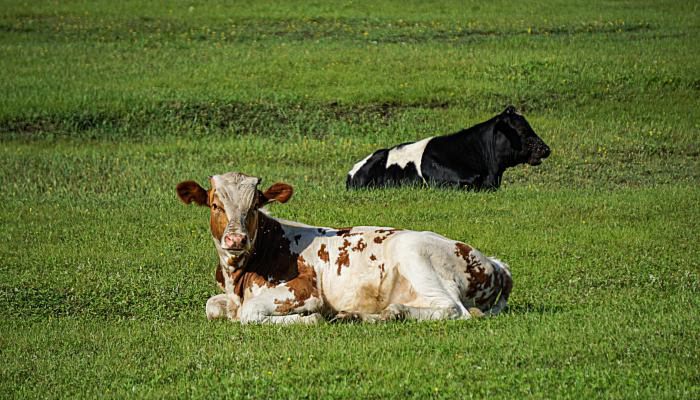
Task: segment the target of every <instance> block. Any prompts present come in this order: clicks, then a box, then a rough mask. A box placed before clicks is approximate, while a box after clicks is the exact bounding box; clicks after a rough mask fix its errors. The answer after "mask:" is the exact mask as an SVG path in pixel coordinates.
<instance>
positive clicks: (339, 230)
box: [335, 228, 352, 236]
mask: <svg viewBox="0 0 700 400" xmlns="http://www.w3.org/2000/svg"><path fill="white" fill-rule="evenodd" d="M351 230H352V228H337V229H336V231H335V236H345V235H347V234H348V233H350V231H351Z"/></svg>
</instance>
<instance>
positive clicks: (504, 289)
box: [488, 257, 513, 315]
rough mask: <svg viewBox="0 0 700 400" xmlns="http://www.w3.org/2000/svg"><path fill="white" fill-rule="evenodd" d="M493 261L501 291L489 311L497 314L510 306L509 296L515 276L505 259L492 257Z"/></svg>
mask: <svg viewBox="0 0 700 400" xmlns="http://www.w3.org/2000/svg"><path fill="white" fill-rule="evenodd" d="M489 259H490V260H491V263H492V264H493V266H494V269H495V270H496V277H497V278H498V281H500V283H501V293H500V295H499V296H498V300H497V301H496V303H495V304H494V305H493V307H491V309H490V310H489V311H488V314H491V315H496V314H498V313H500V312H501V311H503V310H504V309H505V308H506V307H508V297H509V296H510V291H511V290H513V276H512V275H511V273H510V267H508V264H506V263H504V262H503V261H501V260H499V259H496V258H490V257H489Z"/></svg>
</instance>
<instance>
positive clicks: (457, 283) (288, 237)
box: [177, 172, 513, 324]
mask: <svg viewBox="0 0 700 400" xmlns="http://www.w3.org/2000/svg"><path fill="white" fill-rule="evenodd" d="M210 183H211V189H209V190H206V189H204V188H202V187H201V186H200V185H199V184H197V183H196V182H194V181H186V182H182V183H180V184H178V185H177V193H178V196H179V197H180V199H181V200H182V201H183V202H185V203H187V204H189V203H192V202H194V203H196V204H198V205H200V206H207V207H209V208H210V210H211V212H210V225H211V233H212V237H213V239H214V245H215V246H216V251H217V253H218V255H219V265H218V267H217V272H216V279H217V281H218V283H219V284H220V286H221V287H222V288H223V290H224V292H225V293H224V294H220V295H217V296H213V297H212V298H210V299H209V301H207V307H206V311H207V317H208V318H209V319H215V318H229V319H231V320H237V321H240V322H242V323H251V322H253V323H255V322H257V323H278V324H287V323H307V324H310V323H316V322H319V321H321V320H323V319H324V317H327V318H334V319H340V320H362V321H377V320H394V319H413V320H436V319H468V318H470V317H471V314H470V308H472V309H471V311H472V313H479V314H480V313H482V312H485V313H490V314H496V313H498V312H499V311H501V310H502V309H503V308H504V307H505V306H506V305H507V300H508V296H509V294H510V291H511V288H512V285H513V284H512V280H511V274H510V271H509V269H508V266H507V265H506V264H504V263H502V262H501V261H498V260H496V259H493V258H489V257H485V256H484V255H482V254H481V253H480V252H479V251H477V250H475V249H472V248H471V247H470V246H468V245H466V244H464V243H460V242H457V241H454V240H450V239H447V238H445V237H443V236H440V235H438V234H436V233H432V232H414V231H409V230H400V229H394V228H384V227H374V226H358V227H352V228H342V229H334V228H323V227H316V226H309V225H304V224H301V223H298V222H290V221H284V220H281V219H277V218H273V217H271V216H270V215H268V214H267V213H266V212H265V211H264V210H262V209H261V207H263V206H264V205H265V204H268V203H270V202H273V201H277V202H279V203H285V202H286V201H287V200H289V198H290V197H291V196H292V187H291V186H289V185H287V184H285V183H276V184H274V185H272V186H271V187H270V188H268V189H267V190H266V191H265V192H262V191H260V190H258V184H259V183H260V179H259V178H256V177H253V176H248V175H244V174H241V173H236V172H230V173H227V174H223V175H215V176H213V177H211V180H210Z"/></svg>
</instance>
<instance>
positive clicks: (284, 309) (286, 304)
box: [275, 299, 303, 314]
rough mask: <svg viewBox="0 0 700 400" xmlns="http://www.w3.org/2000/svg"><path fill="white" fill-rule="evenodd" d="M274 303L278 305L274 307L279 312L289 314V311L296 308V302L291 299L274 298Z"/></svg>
mask: <svg viewBox="0 0 700 400" xmlns="http://www.w3.org/2000/svg"><path fill="white" fill-rule="evenodd" d="M275 304H277V305H278V306H277V308H275V311H277V312H278V313H280V314H289V312H290V311H292V310H294V309H295V308H297V302H296V301H294V300H292V299H286V300H284V301H280V300H277V299H275ZM302 305H303V304H302Z"/></svg>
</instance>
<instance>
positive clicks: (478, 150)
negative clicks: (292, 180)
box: [345, 106, 550, 190]
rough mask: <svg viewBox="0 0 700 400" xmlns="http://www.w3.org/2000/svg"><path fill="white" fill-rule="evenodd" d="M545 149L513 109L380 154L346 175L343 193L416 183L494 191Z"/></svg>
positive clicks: (538, 159) (544, 154)
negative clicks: (510, 170) (512, 171)
mask: <svg viewBox="0 0 700 400" xmlns="http://www.w3.org/2000/svg"><path fill="white" fill-rule="evenodd" d="M549 153H550V150H549V147H548V146H547V145H546V144H545V143H544V142H543V141H542V139H540V138H539V136H537V134H536V133H535V131H533V130H532V128H531V127H530V124H529V123H528V122H527V120H526V119H525V117H523V116H522V115H520V114H518V113H517V112H516V111H515V108H513V106H510V107H508V108H506V109H505V110H504V111H503V112H502V113H501V114H498V115H497V116H495V117H493V118H491V119H490V120H488V121H486V122H482V123H480V124H477V125H474V126H472V127H471V128H468V129H463V130H461V131H459V132H457V133H453V134H451V135H446V136H436V137H429V138H426V139H423V140H419V141H417V142H412V143H404V144H400V145H398V146H394V147H392V148H389V149H380V150H377V151H375V152H374V153H372V154H370V155H369V156H367V157H365V158H364V159H363V160H362V161H360V162H358V163H357V164H355V166H353V167H352V169H351V170H350V172H348V175H347V179H346V182H345V185H346V187H347V188H348V189H355V188H362V187H386V186H399V185H403V184H407V183H408V184H411V183H419V184H428V185H434V186H458V187H462V188H466V189H474V190H481V189H486V190H493V189H497V188H498V187H499V186H501V179H502V177H503V173H504V172H505V170H506V168H510V167H514V166H516V165H518V164H522V163H528V164H530V165H538V164H540V163H541V162H542V160H543V159H545V158H547V157H548V156H549Z"/></svg>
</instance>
